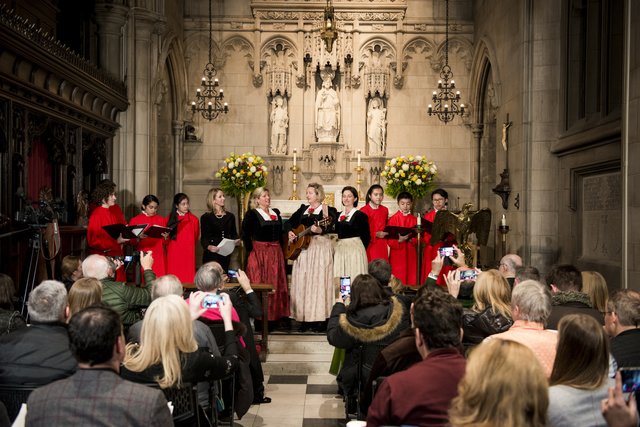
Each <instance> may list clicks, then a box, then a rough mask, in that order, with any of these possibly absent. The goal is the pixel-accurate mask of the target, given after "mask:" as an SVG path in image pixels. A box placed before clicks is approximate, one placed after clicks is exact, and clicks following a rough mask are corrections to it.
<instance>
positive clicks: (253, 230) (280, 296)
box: [242, 187, 289, 320]
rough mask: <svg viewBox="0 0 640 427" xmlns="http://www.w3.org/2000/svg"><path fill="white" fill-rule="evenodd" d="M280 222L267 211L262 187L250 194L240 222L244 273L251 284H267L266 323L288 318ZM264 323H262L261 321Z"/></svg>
mask: <svg viewBox="0 0 640 427" xmlns="http://www.w3.org/2000/svg"><path fill="white" fill-rule="evenodd" d="M281 237H282V218H281V217H280V211H279V210H278V209H274V208H272V207H271V195H270V194H269V190H268V189H266V188H264V187H258V188H256V189H255V190H254V191H253V193H251V209H250V210H249V211H248V212H247V214H246V215H245V217H244V220H243V221H242V241H243V243H244V246H245V249H246V250H247V252H248V253H249V259H248V260H247V268H246V273H247V276H249V280H251V283H270V284H272V285H273V290H274V291H273V292H272V293H270V294H269V319H268V320H279V319H281V318H283V317H289V291H288V289H287V274H286V271H285V264H284V256H283V254H282V246H280V239H281ZM263 320H264V319H263Z"/></svg>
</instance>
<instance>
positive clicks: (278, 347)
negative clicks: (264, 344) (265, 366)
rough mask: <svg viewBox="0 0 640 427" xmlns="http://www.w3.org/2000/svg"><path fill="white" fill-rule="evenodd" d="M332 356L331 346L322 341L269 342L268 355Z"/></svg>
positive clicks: (271, 340) (325, 340)
mask: <svg viewBox="0 0 640 427" xmlns="http://www.w3.org/2000/svg"><path fill="white" fill-rule="evenodd" d="M311 353H321V354H327V353H329V354H333V346H332V345H331V344H329V343H328V342H327V339H326V337H325V338H324V340H323V341H289V340H287V341H279V340H273V339H270V340H269V354H270V355H271V354H311Z"/></svg>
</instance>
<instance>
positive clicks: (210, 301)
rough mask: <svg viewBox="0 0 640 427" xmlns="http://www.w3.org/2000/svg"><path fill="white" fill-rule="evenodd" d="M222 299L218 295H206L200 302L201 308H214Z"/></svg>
mask: <svg viewBox="0 0 640 427" xmlns="http://www.w3.org/2000/svg"><path fill="white" fill-rule="evenodd" d="M221 300H222V297H221V296H220V295H218V294H207V295H206V296H205V297H204V299H203V300H202V308H216V307H218V303H219V302H220V301H221Z"/></svg>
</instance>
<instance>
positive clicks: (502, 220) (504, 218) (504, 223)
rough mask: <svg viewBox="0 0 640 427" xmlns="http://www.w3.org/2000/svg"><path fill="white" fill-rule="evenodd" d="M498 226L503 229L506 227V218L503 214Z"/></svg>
mask: <svg viewBox="0 0 640 427" xmlns="http://www.w3.org/2000/svg"><path fill="white" fill-rule="evenodd" d="M500 225H501V226H503V227H506V226H507V217H506V216H505V214H502V219H501V220H500Z"/></svg>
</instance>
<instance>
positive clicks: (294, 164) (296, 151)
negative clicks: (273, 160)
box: [293, 148, 298, 167]
mask: <svg viewBox="0 0 640 427" xmlns="http://www.w3.org/2000/svg"><path fill="white" fill-rule="evenodd" d="M297 159H298V150H297V149H295V148H294V149H293V167H295V166H296V160H297Z"/></svg>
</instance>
